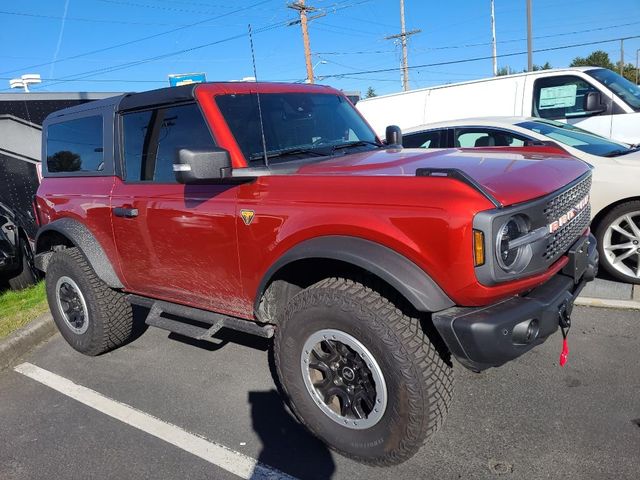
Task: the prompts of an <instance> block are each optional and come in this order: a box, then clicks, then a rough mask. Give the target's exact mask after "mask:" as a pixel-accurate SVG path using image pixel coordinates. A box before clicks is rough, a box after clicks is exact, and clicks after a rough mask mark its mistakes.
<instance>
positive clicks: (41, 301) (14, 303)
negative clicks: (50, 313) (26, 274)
mask: <svg viewBox="0 0 640 480" xmlns="http://www.w3.org/2000/svg"><path fill="white" fill-rule="evenodd" d="M47 310H49V305H48V304H47V296H46V293H45V290H44V282H40V283H38V284H37V285H34V286H33V287H29V288H25V289H24V290H18V291H13V290H7V291H5V292H1V293H0V338H2V337H6V336H7V335H9V334H10V333H11V332H13V331H14V330H16V329H18V328H20V327H22V326H23V325H26V324H27V323H29V322H30V321H31V320H33V319H34V318H36V317H37V316H38V315H40V314H41V313H44V312H46V311H47Z"/></svg>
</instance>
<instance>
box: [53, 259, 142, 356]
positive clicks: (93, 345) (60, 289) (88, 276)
mask: <svg viewBox="0 0 640 480" xmlns="http://www.w3.org/2000/svg"><path fill="white" fill-rule="evenodd" d="M46 288H47V299H48V301H49V308H50V309H51V313H52V315H53V319H54V321H55V322H56V325H57V326H58V329H59V330H60V333H61V334H62V336H63V337H64V338H65V340H66V341H67V342H68V343H69V344H70V345H71V346H72V347H73V348H74V349H76V350H78V351H79V352H82V353H84V354H86V355H99V354H101V353H104V352H106V351H109V350H112V349H114V348H117V347H119V346H120V345H122V344H123V343H125V342H127V341H128V340H129V339H131V337H132V334H133V314H132V309H131V305H130V304H129V303H128V302H127V300H126V298H125V295H124V294H123V293H121V292H117V291H115V290H113V289H111V288H109V286H108V285H107V284H106V283H104V282H103V281H102V280H100V278H98V276H97V275H96V274H95V272H94V271H93V268H91V265H89V262H88V261H87V259H86V258H85V256H84V255H83V254H82V252H81V251H80V250H78V249H77V248H67V249H65V250H61V251H59V252H56V253H54V254H53V256H52V257H51V260H50V262H49V265H48V267H47V275H46Z"/></svg>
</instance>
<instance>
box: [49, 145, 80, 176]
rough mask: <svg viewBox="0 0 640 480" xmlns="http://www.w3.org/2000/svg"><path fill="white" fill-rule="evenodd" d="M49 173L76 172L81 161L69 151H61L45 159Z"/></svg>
mask: <svg viewBox="0 0 640 480" xmlns="http://www.w3.org/2000/svg"><path fill="white" fill-rule="evenodd" d="M47 164H48V166H49V171H50V172H77V171H78V170H80V165H81V164H82V161H81V159H80V155H78V154H77V153H74V152H70V151H69V150H62V151H60V152H56V153H54V154H53V155H49V156H48V157H47Z"/></svg>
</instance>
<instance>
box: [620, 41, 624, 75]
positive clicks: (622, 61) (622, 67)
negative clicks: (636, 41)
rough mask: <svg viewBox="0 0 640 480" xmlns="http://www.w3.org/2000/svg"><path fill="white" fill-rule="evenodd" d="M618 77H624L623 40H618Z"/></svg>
mask: <svg viewBox="0 0 640 480" xmlns="http://www.w3.org/2000/svg"><path fill="white" fill-rule="evenodd" d="M620 75H624V38H621V39H620Z"/></svg>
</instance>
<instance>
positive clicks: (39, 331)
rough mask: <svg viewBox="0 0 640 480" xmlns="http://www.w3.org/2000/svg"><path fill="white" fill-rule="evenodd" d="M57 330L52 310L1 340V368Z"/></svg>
mask: <svg viewBox="0 0 640 480" xmlns="http://www.w3.org/2000/svg"><path fill="white" fill-rule="evenodd" d="M56 332H57V329H56V326H55V323H53V317H52V316H51V313H50V312H46V313H43V314H42V315H40V316H39V317H37V318H36V319H35V320H33V321H32V322H31V323H29V324H27V325H25V326H24V327H22V328H20V329H18V330H16V331H15V332H13V333H11V334H10V335H9V336H8V337H6V338H3V339H1V340H0V370H4V369H5V368H7V367H8V366H9V365H11V363H12V362H14V361H16V360H17V359H18V358H20V357H22V356H23V355H24V354H26V353H27V352H29V350H31V349H32V348H34V347H35V346H36V345H38V344H39V343H42V342H44V341H45V340H46V339H48V338H49V337H51V336H52V335H53V334H54V333H56Z"/></svg>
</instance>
